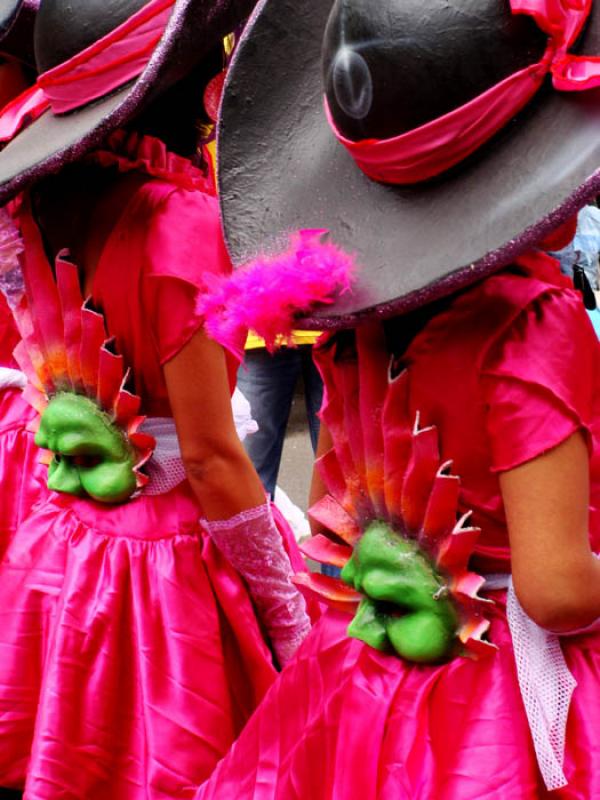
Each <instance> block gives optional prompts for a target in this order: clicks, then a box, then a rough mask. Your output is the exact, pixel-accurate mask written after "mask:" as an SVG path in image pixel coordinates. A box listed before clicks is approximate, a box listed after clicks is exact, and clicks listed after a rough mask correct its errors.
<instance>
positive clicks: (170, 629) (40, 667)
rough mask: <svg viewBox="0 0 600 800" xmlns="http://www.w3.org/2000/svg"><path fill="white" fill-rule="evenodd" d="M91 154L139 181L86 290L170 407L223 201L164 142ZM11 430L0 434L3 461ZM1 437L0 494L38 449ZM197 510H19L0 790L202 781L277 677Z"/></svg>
mask: <svg viewBox="0 0 600 800" xmlns="http://www.w3.org/2000/svg"><path fill="white" fill-rule="evenodd" d="M93 158H94V159H95V160H96V161H97V162H99V163H101V164H102V165H103V166H104V167H106V168H107V169H115V171H116V170H120V171H127V170H131V169H136V170H138V171H140V172H142V173H144V174H146V176H147V180H144V181H142V182H141V184H140V186H139V188H138V189H137V190H136V191H135V193H134V194H133V196H132V197H131V198H130V199H129V201H128V203H127V205H126V207H124V209H123V211H122V214H121V216H120V218H119V220H118V222H117V223H116V225H115V226H114V228H113V230H112V231H111V233H110V235H109V237H108V239H107V241H106V245H105V247H104V250H103V252H102V255H101V258H100V262H99V264H98V268H97V272H96V274H95V278H94V286H93V300H94V302H95V303H96V304H97V305H98V306H99V307H100V308H102V310H103V311H104V314H105V316H106V320H107V327H108V330H109V331H110V333H111V334H112V335H114V336H115V337H116V340H117V343H118V348H119V350H120V352H121V353H122V354H123V355H124V356H125V359H126V361H127V363H128V364H129V365H130V366H131V368H132V371H133V375H134V376H135V389H136V391H137V392H138V393H139V394H140V395H141V396H142V400H143V410H144V411H145V413H146V414H149V415H154V416H164V415H169V414H170V409H169V404H168V397H167V389H166V386H165V382H164V378H163V376H162V371H161V365H162V364H164V363H165V362H166V361H168V360H169V359H170V358H172V357H173V356H174V355H175V354H176V353H177V352H178V351H179V350H180V349H181V348H182V347H183V346H184V345H185V344H186V342H188V341H189V339H190V338H191V337H192V336H193V334H194V333H195V332H196V331H197V330H199V328H200V327H201V325H202V318H201V317H199V316H198V314H197V313H196V310H195V305H196V300H197V297H198V295H199V294H200V293H201V292H203V291H205V290H206V283H205V280H206V277H207V276H208V275H209V274H211V273H212V274H217V273H222V272H226V271H228V270H229V269H230V264H229V261H228V259H227V255H226V252H225V248H224V245H223V242H222V237H221V231H220V225H219V217H218V205H217V200H216V198H215V196H214V192H213V193H207V192H206V191H203V190H202V188H203V187H204V186H205V181H204V178H203V177H202V175H201V173H200V172H199V171H197V170H195V168H193V167H192V166H191V164H189V162H187V161H184V160H183V159H180V158H177V157H175V156H172V155H170V154H169V153H167V152H166V151H165V148H164V146H163V145H162V144H161V143H160V142H158V141H157V140H151V139H142V140H138V139H137V138H136V137H135V136H132V137H129V138H128V137H126V136H124V135H123V134H116V135H115V136H113V137H112V139H111V140H110V143H109V145H108V146H107V149H106V150H104V151H102V152H101V153H97V154H95V155H94V156H93ZM25 244H26V246H28V243H27V242H26V243H25ZM235 366H236V365H235V364H234V363H233V362H230V363H229V368H230V373H231V376H232V377H233V375H234V374H235ZM12 411H14V412H15V413H17V412H16V411H15V409H14V408H13V409H12ZM12 411H11V413H12ZM20 411H21V415H23V414H24V415H29V414H30V412H28V411H25V410H24V409H23V408H21V409H20ZM17 417H18V413H17ZM21 421H22V417H21ZM4 423H6V425H5V427H8V420H6V419H5V420H4ZM19 430H20V429H19ZM7 435H8V434H7ZM16 435H21V434H20V433H18V434H16ZM4 441H6V436H4V435H3V433H2V430H1V429H0V457H1V455H2V447H3V443H4ZM9 444H10V447H9ZM9 444H7V448H8V450H9V457H10V459H11V467H12V470H13V472H12V475H13V477H14V481H13V482H11V483H10V484H9V485H3V486H2V491H3V492H12V491H14V492H18V491H19V487H18V486H16V485H15V482H18V477H17V476H19V475H21V476H22V477H21V480H22V481H27V479H28V477H27V474H26V473H25V474H24V475H23V474H22V471H21V470H22V467H21V465H20V464H17V463H16V462H17V461H18V458H19V452H20V450H19V447H20V448H21V450H23V449H24V450H28V448H29V449H30V448H31V447H32V446H33V445H32V442H31V439H30V438H29V439H26V440H24V441H23V443H22V444H21V445H19V447H15V445H14V442H11V443H9ZM27 458H28V454H27V453H25V454H24V461H23V462H22V463H26V461H27ZM4 471H5V472H7V471H10V470H4ZM15 513H16V512H15ZM200 516H201V509H200V508H199V506H198V503H197V501H196V499H195V497H194V495H193V493H192V491H191V489H190V487H189V485H188V484H187V482H185V481H184V482H183V483H180V484H179V485H178V486H177V487H176V488H174V489H172V490H171V491H169V492H168V493H166V494H159V495H154V496H150V495H146V494H142V495H141V496H140V497H138V498H137V499H134V500H132V501H130V502H128V503H126V504H123V505H121V506H115V507H107V506H104V505H101V504H98V503H95V502H93V501H91V500H84V499H76V498H73V497H70V496H68V495H57V494H51V495H50V497H49V498H47V499H44V500H42V501H41V502H38V503H37V505H35V506H34V508H33V510H32V511H30V512H29V513H22V514H20V515H18V519H17V520H16V521H15V519H14V514H13V519H12V520H10V521H9V522H8V523H7V527H8V526H9V525H10V536H9V535H8V533H6V535H5V539H6V547H5V548H4V550H5V552H4V554H3V556H4V557H3V559H2V562H1V563H0V786H4V787H14V788H23V787H24V797H25V798H26V799H27V800H59V799H60V800H75V799H76V798H77V800H83V798H85V800H107V798H111V800H167V799H168V800H171V798H175V797H178V798H185V797H192V796H193V794H194V791H195V788H196V787H197V786H198V784H199V783H200V782H202V781H203V780H204V779H206V778H207V777H208V776H209V775H210V773H211V771H212V769H213V768H214V766H215V764H216V763H217V761H218V760H219V759H220V758H221V757H222V756H223V755H224V754H225V753H226V752H227V750H228V748H229V747H230V745H231V743H232V742H233V741H234V739H235V738H236V736H237V735H238V734H239V733H240V731H241V729H242V727H243V725H244V723H245V722H246V720H247V719H248V717H249V716H250V714H251V713H252V711H253V710H254V709H255V707H256V706H257V704H258V702H259V701H260V699H261V698H262V696H263V695H264V693H265V692H266V690H267V688H268V687H269V686H270V684H271V683H272V681H273V680H274V678H275V675H276V671H275V669H274V666H273V663H272V657H271V652H270V650H269V647H268V644H267V642H266V641H265V637H264V635H263V633H262V631H261V628H260V624H259V622H258V620H257V617H256V615H255V611H254V607H253V604H252V601H251V599H250V596H249V594H248V591H247V588H246V586H245V584H244V582H243V580H242V579H241V578H240V576H239V575H238V574H237V572H236V571H235V570H234V569H233V568H232V567H231V566H230V564H229V563H228V562H227V561H226V560H225V559H224V558H223V557H222V556H221V554H220V552H219V551H218V550H217V548H216V547H215V546H214V545H213V543H212V541H211V540H210V538H209V537H208V535H207V534H206V533H205V531H204V530H202V528H201V527H200V526H199V524H198V519H199V517H200ZM23 517H24V518H23ZM282 528H283V530H284V532H283V534H282V535H284V538H286V537H288V538H286V543H287V544H288V545H289V547H290V548H293V547H294V544H293V543H292V541H291V540H290V538H289V536H290V535H291V534H290V533H289V531H288V530H287V529H285V528H284V526H282ZM3 535H4V534H3ZM292 557H293V559H297V558H299V556H298V554H297V553H292ZM295 563H296V565H298V561H297V560H296V561H295Z"/></svg>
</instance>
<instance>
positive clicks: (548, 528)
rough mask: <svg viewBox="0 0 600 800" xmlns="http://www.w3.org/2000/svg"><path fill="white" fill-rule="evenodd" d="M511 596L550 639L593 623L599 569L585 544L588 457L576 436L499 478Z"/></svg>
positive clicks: (598, 612) (599, 605) (599, 610)
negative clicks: (553, 634)
mask: <svg viewBox="0 0 600 800" xmlns="http://www.w3.org/2000/svg"><path fill="white" fill-rule="evenodd" d="M500 488H501V491H502V498H503V500H504V507H505V510H506V517H507V521H508V531H509V536H510V544H511V552H512V573H513V580H514V586H515V591H516V594H517V596H518V598H519V601H520V602H521V605H522V606H523V608H524V609H525V611H526V612H527V614H528V615H529V616H530V617H531V618H532V619H533V620H534V621H535V622H537V623H538V624H539V625H541V626H543V627H546V628H549V629H550V630H554V631H557V632H561V631H565V632H566V631H568V630H573V629H575V628H580V627H585V626H586V625H589V624H591V623H592V622H593V621H594V620H595V619H597V618H598V617H600V561H598V560H597V559H596V558H595V557H594V555H593V554H592V552H591V549H590V546H589V540H588V505H589V456H588V451H587V448H586V444H585V441H584V438H583V435H582V434H581V433H576V434H574V435H572V436H571V437H570V438H569V439H567V440H566V441H565V442H563V443H562V444H560V445H558V447H556V448H554V449H553V450H551V451H550V452H548V453H545V454H543V455H541V456H539V457H538V458H535V459H533V460H532V461H529V462H528V463H526V464H523V465H521V466H519V467H517V468H515V469H513V470H509V471H508V472H505V473H503V474H502V475H501V476H500Z"/></svg>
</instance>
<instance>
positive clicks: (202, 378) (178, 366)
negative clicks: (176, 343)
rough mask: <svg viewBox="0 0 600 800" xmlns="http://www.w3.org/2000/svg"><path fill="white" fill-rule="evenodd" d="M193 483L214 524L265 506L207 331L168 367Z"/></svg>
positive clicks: (220, 355) (217, 350)
mask: <svg viewBox="0 0 600 800" xmlns="http://www.w3.org/2000/svg"><path fill="white" fill-rule="evenodd" d="M164 375H165V380H166V384H167V390H168V393H169V401H170V404H171V409H172V411H173V416H174V418H175V425H176V427H177V436H178V439H179V442H180V447H181V454H182V458H183V462H184V464H185V468H186V472H187V476H188V480H189V481H190V484H191V486H192V488H193V490H194V492H195V494H196V496H197V498H198V501H199V502H200V505H201V506H202V510H203V513H204V515H205V517H206V518H207V519H209V520H217V519H228V518H229V517H232V516H234V515H235V514H238V513H239V512H240V511H245V510H246V509H249V508H254V507H256V506H259V505H261V504H263V503H264V502H265V492H264V489H263V487H262V484H261V482H260V479H259V477H258V475H257V474H256V471H255V470H254V467H253V466H252V463H251V461H250V459H249V458H248V456H247V455H246V451H245V450H244V448H243V446H242V444H241V442H240V440H239V438H238V435H237V433H236V430H235V426H234V423H233V414H232V411H231V397H230V391H229V382H228V376H227V368H226V362H225V354H224V352H223V349H222V347H221V346H220V345H218V344H217V343H216V342H214V341H213V340H212V339H210V338H209V337H208V336H207V335H206V334H205V333H204V332H203V331H199V332H198V333H196V334H195V335H194V336H193V338H192V339H191V340H190V341H189V342H188V344H187V345H186V346H185V347H184V348H183V349H182V350H181V351H180V352H179V353H178V354H177V355H176V356H175V357H174V358H172V359H171V360H170V361H169V362H167V364H165V366H164Z"/></svg>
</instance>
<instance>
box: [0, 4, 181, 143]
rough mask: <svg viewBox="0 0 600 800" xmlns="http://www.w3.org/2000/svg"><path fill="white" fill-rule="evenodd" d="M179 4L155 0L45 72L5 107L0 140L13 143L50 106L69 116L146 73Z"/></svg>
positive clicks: (56, 111) (57, 112) (0, 122)
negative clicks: (15, 136) (17, 134)
mask: <svg viewBox="0 0 600 800" xmlns="http://www.w3.org/2000/svg"><path fill="white" fill-rule="evenodd" d="M174 4H175V0H150V2H149V3H147V4H146V5H145V6H144V7H143V8H141V9H139V10H138V11H137V12H136V13H135V14H133V15H132V16H131V17H129V18H128V19H127V20H125V22H123V23H122V24H121V25H119V27H118V28H115V29H114V30H112V31H111V32H110V33H108V34H107V35H106V36H103V37H102V38H101V39H99V40H98V41H97V42H94V43H93V44H92V45H90V46H89V47H87V48H86V49H85V50H82V51H81V52H80V53H77V54H76V55H74V56H73V57H72V58H70V59H69V60H68V61H65V62H63V63H62V64H58V65H57V66H56V67H53V68H52V69H51V70H48V72H44V73H43V74H42V75H40V76H39V77H38V79H37V81H36V83H35V84H34V85H33V86H32V87H31V88H29V89H27V90H26V91H25V92H23V93H22V94H20V95H19V96H18V97H16V98H15V99H14V100H12V101H11V102H10V103H8V105H6V106H5V107H4V108H3V109H2V112H1V113H0V141H3V142H6V141H9V140H10V139H12V138H13V136H14V135H15V134H16V133H18V131H19V130H21V128H23V127H24V126H26V125H28V124H29V123H31V122H32V121H33V120H35V119H37V118H38V117H39V116H41V115H42V114H43V113H44V112H45V111H47V110H48V109H52V111H53V112H54V113H55V114H65V113H66V112H68V111H73V110H74V109H77V108H81V107H82V106H85V105H87V104H88V103H91V102H92V101H93V100H97V99H98V98H100V97H104V96H105V95H107V94H109V93H110V92H113V91H115V90H116V89H119V88H120V87H121V86H124V85H125V84H126V83H128V82H129V81H131V80H133V79H134V78H137V77H138V76H139V75H141V73H142V72H143V71H144V69H145V68H146V66H147V64H148V62H149V61H150V58H151V56H152V53H153V52H154V49H155V48H156V45H157V44H158V42H159V41H160V39H161V37H162V35H163V33H164V30H165V27H166V25H167V22H168V20H169V17H170V15H171V11H172V8H173V5H174Z"/></svg>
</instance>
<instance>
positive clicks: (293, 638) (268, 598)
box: [200, 503, 310, 667]
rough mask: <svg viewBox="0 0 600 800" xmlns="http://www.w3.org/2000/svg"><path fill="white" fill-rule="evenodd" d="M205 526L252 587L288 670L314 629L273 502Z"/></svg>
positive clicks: (261, 616) (251, 591)
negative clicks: (299, 648) (273, 513)
mask: <svg viewBox="0 0 600 800" xmlns="http://www.w3.org/2000/svg"><path fill="white" fill-rule="evenodd" d="M200 522H201V524H202V526H203V527H204V528H205V530H207V531H208V533H209V534H210V537H211V539H212V540H213V542H214V543H215V544H216V545H217V547H218V548H219V550H220V551H221V552H222V553H223V555H224V556H225V557H226V558H227V560H228V561H229V562H230V564H232V566H234V567H235V569H236V570H237V571H238V572H239V573H240V575H241V576H242V577H243V578H244V579H245V581H246V583H247V584H248V587H249V589H250V594H251V595H252V599H253V600H254V603H255V605H256V608H257V610H258V613H259V615H260V618H261V620H262V622H263V624H264V626H265V628H266V630H267V632H268V634H269V637H270V639H271V642H272V645H273V649H274V650H275V655H276V656H277V660H278V661H279V664H280V665H281V666H282V667H283V666H285V664H287V662H288V661H289V660H290V659H291V658H292V656H293V655H294V653H295V652H296V650H297V649H298V647H299V645H300V644H301V643H302V641H303V640H304V638H305V636H306V635H307V634H308V632H309V631H310V620H309V618H308V615H307V613H306V606H305V603H304V598H303V597H302V595H301V594H300V592H299V591H298V589H296V587H295V586H294V585H293V584H292V583H291V581H290V577H291V576H292V574H293V569H292V565H291V563H290V559H289V557H288V554H287V553H286V551H285V548H284V546H283V541H282V539H281V534H280V533H279V531H278V530H277V526H276V525H275V522H274V521H273V516H272V514H271V506H270V504H269V503H265V505H262V506H257V507H256V508H251V509H249V510H248V511H242V512H241V513H240V514H237V515H236V516H235V517H231V519H226V520H218V521H216V522H209V521H208V520H205V519H203V520H200Z"/></svg>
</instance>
